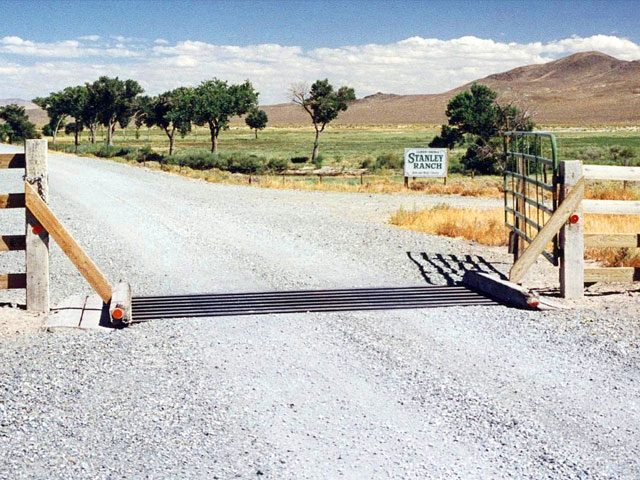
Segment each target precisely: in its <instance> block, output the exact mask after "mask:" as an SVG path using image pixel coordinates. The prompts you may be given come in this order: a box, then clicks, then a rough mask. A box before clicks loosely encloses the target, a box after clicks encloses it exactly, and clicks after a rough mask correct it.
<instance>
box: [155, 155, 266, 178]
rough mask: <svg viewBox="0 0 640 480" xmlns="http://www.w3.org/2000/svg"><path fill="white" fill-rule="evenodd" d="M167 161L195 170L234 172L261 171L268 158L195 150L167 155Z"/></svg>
mask: <svg viewBox="0 0 640 480" xmlns="http://www.w3.org/2000/svg"><path fill="white" fill-rule="evenodd" d="M165 161H166V163H168V164H170V165H179V166H181V167H189V168H193V169H194V170H208V169H211V168H217V169H218V170H225V171H229V172H232V173H261V172H263V171H264V170H265V165H266V159H265V158H264V157H258V156H257V155H246V154H243V153H237V152H236V153H218V154H214V153H211V152H206V151H195V152H188V153H180V154H178V155H171V156H168V157H165Z"/></svg>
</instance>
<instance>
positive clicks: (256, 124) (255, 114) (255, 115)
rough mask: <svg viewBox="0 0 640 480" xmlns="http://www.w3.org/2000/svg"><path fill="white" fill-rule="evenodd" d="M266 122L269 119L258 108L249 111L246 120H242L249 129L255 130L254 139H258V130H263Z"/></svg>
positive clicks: (265, 113)
mask: <svg viewBox="0 0 640 480" xmlns="http://www.w3.org/2000/svg"><path fill="white" fill-rule="evenodd" d="M268 121H269V117H267V112H265V111H264V110H260V109H258V108H253V109H251V110H250V111H249V114H248V115H247V118H245V119H244V122H245V123H246V124H247V125H248V126H249V128H253V129H254V130H255V133H256V139H257V138H258V130H262V129H263V128H265V127H266V126H267V122H268Z"/></svg>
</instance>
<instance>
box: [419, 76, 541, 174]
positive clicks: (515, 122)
mask: <svg viewBox="0 0 640 480" xmlns="http://www.w3.org/2000/svg"><path fill="white" fill-rule="evenodd" d="M497 97H498V94H497V93H496V92H494V91H493V90H491V89H490V88H489V87H487V86H486V85H479V84H476V83H474V84H473V85H472V86H471V88H470V89H469V90H465V91H463V92H460V93H459V94H458V95H456V96H455V97H453V98H452V99H451V100H450V101H449V104H448V105H447V111H446V115H447V118H448V119H449V122H448V124H447V125H443V126H442V130H441V132H440V135H438V136H436V137H435V138H434V139H433V140H432V141H431V143H429V146H430V147H436V148H437V147H439V148H444V147H446V148H453V147H454V146H456V145H458V144H462V143H463V142H464V140H465V136H466V137H467V139H468V140H469V141H470V142H471V145H470V146H469V148H468V149H467V152H466V153H465V155H464V157H462V159H461V162H462V164H463V165H464V166H465V168H466V169H467V170H474V171H477V172H479V173H495V172H496V171H497V170H498V169H499V168H500V166H501V162H502V155H501V142H500V141H499V137H500V136H501V135H502V134H504V132H507V131H510V130H520V131H531V130H533V128H534V127H535V123H534V122H533V120H532V119H531V117H530V116H529V114H528V112H526V111H522V110H521V109H519V108H518V107H516V106H514V105H512V104H509V103H508V104H500V103H498V102H497V101H496V99H497Z"/></svg>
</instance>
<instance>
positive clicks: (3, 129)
mask: <svg viewBox="0 0 640 480" xmlns="http://www.w3.org/2000/svg"><path fill="white" fill-rule="evenodd" d="M12 136H13V130H11V127H10V126H9V124H8V123H0V143H2V142H9V143H11V137H12Z"/></svg>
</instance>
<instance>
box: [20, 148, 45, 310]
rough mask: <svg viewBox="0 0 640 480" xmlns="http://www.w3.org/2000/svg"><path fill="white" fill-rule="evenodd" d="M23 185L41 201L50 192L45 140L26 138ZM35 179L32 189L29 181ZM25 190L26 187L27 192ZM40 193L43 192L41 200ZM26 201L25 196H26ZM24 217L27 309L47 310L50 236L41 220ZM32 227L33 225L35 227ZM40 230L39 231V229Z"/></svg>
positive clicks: (27, 214)
mask: <svg viewBox="0 0 640 480" xmlns="http://www.w3.org/2000/svg"><path fill="white" fill-rule="evenodd" d="M24 153H25V163H26V165H25V175H26V180H27V182H25V185H28V186H29V189H30V191H32V192H33V193H34V195H35V196H36V197H37V198H38V200H40V202H42V203H43V204H44V202H46V201H47V198H48V195H49V187H48V183H47V141H46V140H25V142H24ZM30 181H32V182H36V183H35V184H36V185H37V188H38V189H37V190H33V188H32V187H31V185H30V184H29V183H28V182H30ZM26 191H27V190H25V192H26ZM39 195H42V199H41V198H40V196H39ZM25 200H26V198H25ZM25 220H26V235H25V236H26V238H25V242H26V251H27V253H26V265H27V310H29V311H32V312H42V313H49V235H48V233H47V232H46V231H41V230H42V229H41V228H40V227H41V225H40V222H38V220H36V218H35V217H34V216H33V214H32V213H31V212H30V211H29V210H28V209H27V210H25ZM34 227H35V228H36V229H35V230H34ZM39 230H40V231H39Z"/></svg>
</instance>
